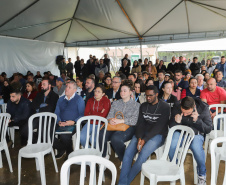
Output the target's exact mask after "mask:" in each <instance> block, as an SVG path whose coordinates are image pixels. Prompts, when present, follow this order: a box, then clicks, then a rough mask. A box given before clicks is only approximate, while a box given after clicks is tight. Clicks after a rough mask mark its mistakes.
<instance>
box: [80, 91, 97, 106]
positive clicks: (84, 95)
mask: <svg viewBox="0 0 226 185" xmlns="http://www.w3.org/2000/svg"><path fill="white" fill-rule="evenodd" d="M81 97H82V98H83V100H84V101H85V104H86V103H87V101H88V100H89V99H90V98H92V97H94V90H92V91H91V92H90V93H88V91H87V90H83V91H82V92H81Z"/></svg>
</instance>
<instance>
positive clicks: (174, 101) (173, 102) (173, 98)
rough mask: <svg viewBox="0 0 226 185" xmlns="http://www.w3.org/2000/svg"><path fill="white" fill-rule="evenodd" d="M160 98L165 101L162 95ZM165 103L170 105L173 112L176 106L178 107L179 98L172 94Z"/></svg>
mask: <svg viewBox="0 0 226 185" xmlns="http://www.w3.org/2000/svg"><path fill="white" fill-rule="evenodd" d="M159 98H160V99H163V96H162V95H160V96H159ZM163 101H165V100H163ZM165 102H166V103H168V104H169V106H170V108H171V110H172V109H173V107H174V105H175V106H176V105H177V104H179V101H178V100H177V97H176V96H174V95H172V94H171V95H170V96H169V98H168V100H167V101H165Z"/></svg>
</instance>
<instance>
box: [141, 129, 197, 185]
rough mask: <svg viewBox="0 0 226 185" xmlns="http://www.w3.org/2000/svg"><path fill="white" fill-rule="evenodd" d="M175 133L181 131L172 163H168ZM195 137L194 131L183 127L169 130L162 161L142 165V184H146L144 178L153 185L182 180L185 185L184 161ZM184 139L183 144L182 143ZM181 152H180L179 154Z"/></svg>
mask: <svg viewBox="0 0 226 185" xmlns="http://www.w3.org/2000/svg"><path fill="white" fill-rule="evenodd" d="M175 131H180V132H181V133H180V137H179V139H178V142H177V147H176V150H175V153H174V157H173V159H172V161H171V162H170V161H168V160H167V158H168V154H169V149H170V145H171V141H172V137H173V134H174V132H175ZM194 136H195V133H194V131H193V130H192V129H191V128H189V127H187V126H183V125H179V126H174V127H172V128H171V129H170V130H169V133H168V136H167V140H166V145H165V149H164V153H163V156H162V158H161V159H160V160H148V161H147V162H145V163H144V164H143V165H142V171H141V180H140V184H141V185H143V184H144V177H145V176H146V177H147V178H149V180H150V184H151V185H155V184H157V182H158V181H170V182H171V185H172V184H175V181H176V180H177V179H180V181H181V184H182V185H185V177H184V159H185V157H186V154H187V151H188V148H189V146H190V144H191V142H192V140H193V138H194ZM182 139H183V142H181V141H182ZM179 150H180V152H179Z"/></svg>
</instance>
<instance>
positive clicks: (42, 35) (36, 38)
mask: <svg viewBox="0 0 226 185" xmlns="http://www.w3.org/2000/svg"><path fill="white" fill-rule="evenodd" d="M69 21H71V19H69V20H67V21H65V22H63V23H62V24H60V25H58V26H55V27H54V28H52V29H50V30H48V31H46V32H44V33H42V34H40V35H38V36H37V37H35V38H33V40H35V39H37V38H39V37H41V36H43V35H45V34H47V33H49V32H51V31H53V30H55V29H57V28H59V27H60V26H62V25H64V24H66V23H67V22H69Z"/></svg>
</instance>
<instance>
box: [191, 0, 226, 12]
mask: <svg viewBox="0 0 226 185" xmlns="http://www.w3.org/2000/svg"><path fill="white" fill-rule="evenodd" d="M188 1H190V2H192V3H195V4H200V5H204V6H208V7H211V8H216V9H218V10H223V11H226V9H224V8H220V7H217V6H213V5H209V4H205V3H201V2H197V1H193V0H188Z"/></svg>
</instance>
